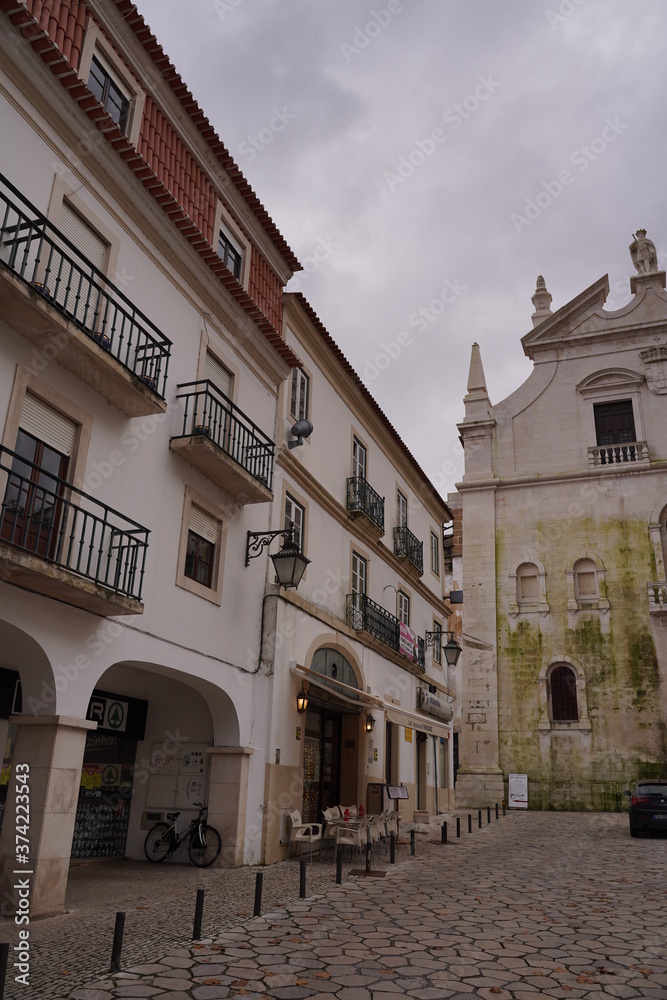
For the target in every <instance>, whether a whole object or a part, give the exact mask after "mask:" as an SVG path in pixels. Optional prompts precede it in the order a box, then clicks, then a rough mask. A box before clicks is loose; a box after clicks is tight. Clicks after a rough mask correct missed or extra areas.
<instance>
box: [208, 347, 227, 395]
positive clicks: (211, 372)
mask: <svg viewBox="0 0 667 1000" xmlns="http://www.w3.org/2000/svg"><path fill="white" fill-rule="evenodd" d="M204 378H205V379H208V380H209V382H212V383H213V385H214V386H215V387H216V389H219V390H220V392H221V393H222V394H223V396H227V398H228V399H231V395H232V378H233V376H232V373H231V372H230V371H228V370H227V369H226V368H225V366H224V365H223V364H221V362H220V361H218V359H217V358H216V357H215V355H214V354H211V352H210V351H207V352H206V358H205V360H204Z"/></svg>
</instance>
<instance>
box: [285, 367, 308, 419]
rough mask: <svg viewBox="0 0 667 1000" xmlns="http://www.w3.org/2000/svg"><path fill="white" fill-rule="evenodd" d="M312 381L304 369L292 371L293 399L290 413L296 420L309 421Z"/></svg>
mask: <svg viewBox="0 0 667 1000" xmlns="http://www.w3.org/2000/svg"><path fill="white" fill-rule="evenodd" d="M309 396H310V379H309V378H308V376H307V375H306V373H305V372H304V370H303V368H293V369H292V399H291V403H290V413H291V414H292V416H293V417H294V419H295V420H307V419H308V409H309V405H310V399H309Z"/></svg>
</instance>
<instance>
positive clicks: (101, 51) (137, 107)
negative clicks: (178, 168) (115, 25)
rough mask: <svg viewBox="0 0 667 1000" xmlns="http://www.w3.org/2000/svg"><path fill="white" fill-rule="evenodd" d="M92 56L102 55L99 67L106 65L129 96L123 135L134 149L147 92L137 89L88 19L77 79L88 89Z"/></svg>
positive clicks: (111, 49) (103, 38) (136, 83)
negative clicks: (125, 127)
mask: <svg viewBox="0 0 667 1000" xmlns="http://www.w3.org/2000/svg"><path fill="white" fill-rule="evenodd" d="M94 55H96V56H98V58H99V57H100V56H101V59H100V62H101V63H102V65H104V64H105V63H106V64H107V65H106V66H104V68H105V69H106V68H107V66H108V68H109V70H110V71H111V72H112V75H113V80H114V83H115V84H116V85H117V86H118V87H119V88H120V89H121V90H122V91H124V92H125V93H126V94H127V96H128V97H129V100H130V112H129V119H128V123H127V129H126V131H125V134H126V136H127V138H128V139H129V141H130V142H131V143H132V145H133V146H135V147H136V146H137V145H138V143H139V133H140V131H141V122H142V119H143V116H144V105H145V103H146V93H145V91H144V90H142V88H141V87H140V86H139V84H138V82H137V80H136V79H135V77H134V76H133V75H132V74H131V73H130V71H129V70H128V68H127V66H126V65H125V63H124V62H123V61H122V59H120V57H119V56H118V55H117V53H116V52H115V50H114V49H113V47H112V46H111V45H110V44H109V42H108V41H107V39H106V37H105V36H104V35H103V34H102V32H101V31H100V29H99V28H98V27H97V25H96V24H95V22H94V21H93V19H92V17H91V18H89V19H88V24H87V27H86V35H85V38H84V42H83V48H82V50H81V61H80V63H79V79H80V80H82V81H83V83H85V85H86V86H88V78H89V76H90V67H91V64H92V61H93V56H94Z"/></svg>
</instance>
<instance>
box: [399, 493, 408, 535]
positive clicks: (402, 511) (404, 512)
mask: <svg viewBox="0 0 667 1000" xmlns="http://www.w3.org/2000/svg"><path fill="white" fill-rule="evenodd" d="M407 526H408V498H407V497H406V495H405V494H404V493H402V492H401V491H400V490H398V489H397V490H396V527H397V528H407Z"/></svg>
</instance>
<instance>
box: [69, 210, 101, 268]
mask: <svg viewBox="0 0 667 1000" xmlns="http://www.w3.org/2000/svg"><path fill="white" fill-rule="evenodd" d="M58 225H59V227H60V229H62V231H63V233H64V234H65V236H66V237H67V239H68V240H69V241H70V242H71V243H73V244H74V246H75V247H76V248H77V250H78V251H79V253H81V254H83V256H84V257H86V258H87V259H88V260H89V261H90V263H91V264H94V265H95V267H97V268H99V270H100V271H103V270H104V265H105V263H106V259H107V249H108V244H107V243H105V241H104V240H103V239H101V237H99V236H98V235H97V233H96V232H95V230H94V229H91V227H90V226H89V225H88V223H87V222H84V220H83V219H82V218H81V216H80V215H79V214H78V212H75V211H74V209H73V208H70V206H69V205H68V204H67V202H66V201H63V203H62V205H61V207H60V218H59V220H58Z"/></svg>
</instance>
